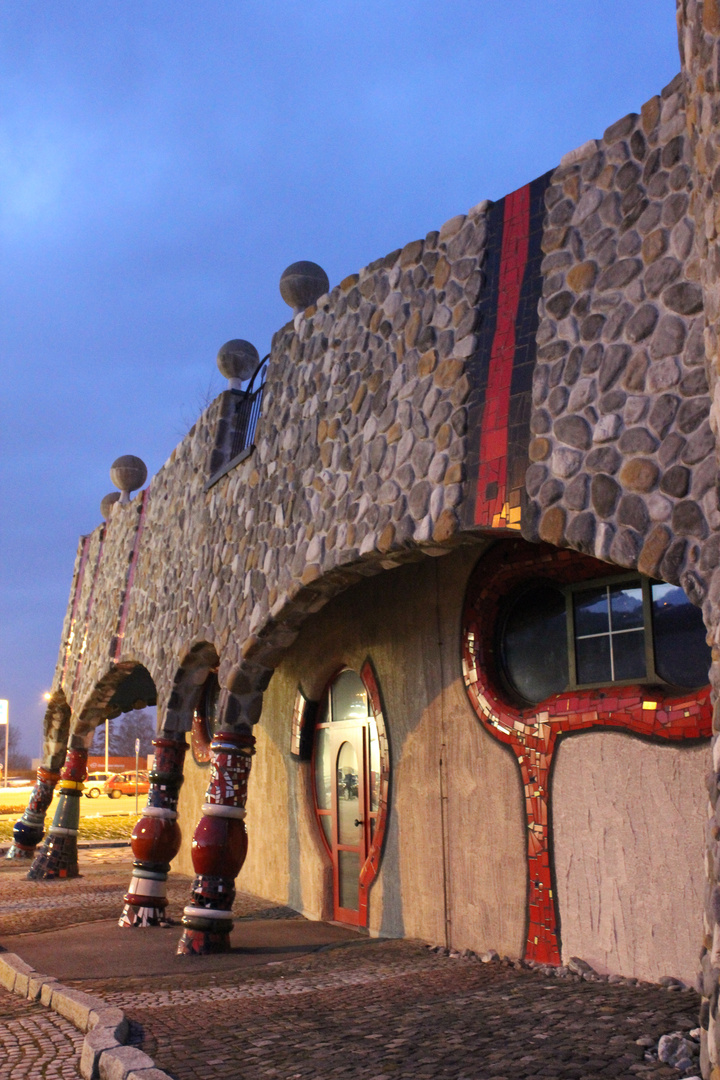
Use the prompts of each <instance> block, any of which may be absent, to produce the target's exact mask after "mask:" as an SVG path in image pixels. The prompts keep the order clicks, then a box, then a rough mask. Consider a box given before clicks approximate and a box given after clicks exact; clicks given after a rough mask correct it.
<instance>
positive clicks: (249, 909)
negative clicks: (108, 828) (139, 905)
mask: <svg viewBox="0 0 720 1080" xmlns="http://www.w3.org/2000/svg"><path fill="white" fill-rule="evenodd" d="M79 861H80V871H81V875H80V877H77V878H72V879H70V880H65V881H57V880H56V881H28V880H27V872H28V870H29V869H30V864H29V863H26V862H23V863H16V862H0V941H1V940H2V939H3V938H4V937H5V936H6V935H13V934H33V933H40V932H42V931H44V930H53V929H55V928H56V927H60V926H68V925H70V923H85V922H97V921H100V920H102V919H111V918H112V917H113V916H114V915H117V916H118V918H119V917H120V913H121V911H122V909H123V896H124V894H125V893H126V892H127V888H128V885H129V884H130V873H131V869H132V855H131V854H130V852H129V849H128V848H119V849H118V848H109V849H106V848H95V849H85V850H82V851H81V852H80V856H79ZM191 884H192V878H190V877H187V876H186V875H185V874H171V875H170V877H169V879H168V899H169V904H168V908H167V913H168V916H169V917H170V918H171V919H174V920H175V921H176V922H179V921H180V917H181V916H182V909H183V907H184V905H185V904H186V903H187V902H188V898H189V896H190V886H191ZM233 913H234V915H235V917H236V918H243V917H245V918H250V917H252V918H254V919H258V918H284V919H287V918H292V917H294V916H295V912H293V911H291V909H290V908H284V907H277V906H273V905H268V903H267V901H265V900H260V899H258V898H257V897H254V896H251V895H250V894H249V893H241V892H239V893H238V895H237V899H236V901H235V904H234V906H233Z"/></svg>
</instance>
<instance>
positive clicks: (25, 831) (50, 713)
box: [6, 689, 71, 860]
mask: <svg viewBox="0 0 720 1080" xmlns="http://www.w3.org/2000/svg"><path fill="white" fill-rule="evenodd" d="M70 715H71V710H70V706H69V705H68V703H67V700H66V698H65V694H64V693H63V691H62V689H57V690H54V691H53V692H52V694H51V695H50V699H49V701H48V704H47V708H46V710H45V716H44V717H43V756H42V762H41V764H40V766H39V767H38V771H37V779H36V780H35V785H34V787H33V790H32V794H31V795H30V799H29V801H28V805H27V807H26V808H25V812H24V813H23V816H22V817H21V818H20V820H19V821H16V822H15V827H14V829H13V842H12V844H11V846H10V850H9V851H8V853H7V856H6V858H8V859H13V860H14V859H31V858H32V857H33V855H34V854H35V848H36V847H37V845H38V844H39V843H40V842H41V840H42V838H43V833H44V831H45V815H46V813H47V810H48V807H49V806H50V803H51V802H52V797H53V793H54V791H55V785H56V784H57V782H58V780H59V779H60V769H61V768H62V766H63V763H64V761H65V755H66V754H67V745H68V734H69V731H70Z"/></svg>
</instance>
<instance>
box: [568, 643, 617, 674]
mask: <svg viewBox="0 0 720 1080" xmlns="http://www.w3.org/2000/svg"><path fill="white" fill-rule="evenodd" d="M575 660H576V664H577V681H578V683H579V684H580V685H582V684H583V683H596V682H611V681H612V671H611V668H610V638H609V636H605V637H591V638H581V639H580V640H579V641H576V642H575Z"/></svg>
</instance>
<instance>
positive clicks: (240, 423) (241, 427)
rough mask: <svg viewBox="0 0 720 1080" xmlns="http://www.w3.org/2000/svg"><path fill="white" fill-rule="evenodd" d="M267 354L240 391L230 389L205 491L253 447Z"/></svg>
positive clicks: (243, 458)
mask: <svg viewBox="0 0 720 1080" xmlns="http://www.w3.org/2000/svg"><path fill="white" fill-rule="evenodd" d="M269 358H270V353H268V354H267V356H264V357H263V358H262V360H261V361H260V363H259V364H258V366H257V368H256V369H255V372H254V374H253V376H252V378H251V379H250V381H249V382H248V384H247V386H246V387H244V389H242V390H229V391H228V393H229V394H230V395H232V402H231V405H230V409H229V411H228V412H226V414H225V417H224V418H221V420H220V423H219V425H218V437H217V440H216V443H215V448H214V450H213V453H212V457H211V459H210V473H211V475H210V479H209V480H208V482H207V484H206V485H205V490H206V491H207V489H208V488H211V487H212V486H213V484H216V483H217V482H218V480H220V478H221V477H223V476H225V474H226V473H228V472H230V470H231V469H234V468H235V466H236V465H239V464H240V462H241V461H244V460H245V458H246V457H249V455H250V454H251V453H252V450H253V448H254V442H253V440H254V438H255V429H256V428H257V423H258V420H259V418H260V411H261V409H262V398H263V390H264V389H265V376H266V374H267V365H268V360H269Z"/></svg>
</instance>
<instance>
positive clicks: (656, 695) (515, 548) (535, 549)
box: [462, 540, 712, 964]
mask: <svg viewBox="0 0 720 1080" xmlns="http://www.w3.org/2000/svg"><path fill="white" fill-rule="evenodd" d="M607 570H608V568H607V566H606V565H605V564H604V563H601V562H598V561H597V560H595V559H591V558H587V557H585V556H582V555H577V554H575V553H570V552H567V551H558V550H557V549H555V548H552V547H550V546H549V545H546V544H540V545H530V544H527V543H525V541H522V540H513V541H511V542H509V543H507V544H500V545H498V546H497V547H495V548H493V549H492V551H490V552H489V554H488V555H487V556H485V557H484V558H483V559H482V560H481V561H480V563H479V564H478V566H477V567H476V569H475V571H474V572H473V575H472V577H471V578H470V582H469V584H468V589H467V594H466V598H465V607H464V611H463V640H462V666H463V677H464V679H465V685H466V688H467V692H468V696H469V698H470V701H471V703H472V706H473V708H474V709H475V712H476V713H477V715H478V718H479V719H480V722H481V723H482V724H483V726H484V727H485V729H486V730H487V731H488V732H489V733H490V734H491V735H492V736H493V738H495V739H498V740H499V741H500V742H503V743H505V744H506V745H508V746H510V747H511V748H512V750H513V752H514V754H515V757H516V758H517V762H518V765H519V767H520V773H521V776H522V782H523V788H524V792H525V816H526V825H527V860H528V881H529V886H528V933H527V941H526V946H525V956H526V958H527V959H530V960H536V961H538V962H541V963H547V964H559V963H560V943H559V939H558V918H557V908H556V897H555V896H554V894H553V868H552V864H551V860H550V850H549V836H548V807H549V797H550V792H549V776H550V769H551V766H552V759H553V754H554V752H555V746H556V744H557V741H558V739H559V738H562V737H565V736H567V735H569V734H571V733H573V732H577V731H587V730H588V729H590V728H594V727H603V728H617V729H619V730H621V731H629V732H632V733H633V734H636V735H643V736H646V737H650V738H653V739H658V740H663V741H668V742H681V741H682V740H684V739H698V738H708V737H709V736H710V734H711V732H712V706H711V704H710V690H709V687H708V688H707V689H706V690H702V691H700V692H697V693H695V694H688V693H684V694H683V695H682V696H681V697H677V696H676V697H672V696H670V695H669V694H668V695H666V694H664V693H663V692H662V691H660V690H658V689H657V688H656V687H655V688H653V689H652V690H651V691H650V690H648V691H646V690H645V689H644V688H643V687H642V686H623V687H610V688H609V689H608V690H607V691H604V690H597V689H594V690H574V691H572V693H565V694H557V695H554V696H552V697H550V698H548V699H547V700H546V701H543V702H541V703H540V704H539V705H537V706H535V707H533V708H530V707H528V708H527V709H519V708H517V707H515V706H513V705H511V704H508V702H507V701H506V700H505V696H504V694H503V692H502V690H501V689H500V687H501V683H500V680H499V678H498V672H497V666H496V662H495V655H494V650H495V638H494V634H495V624H496V619H497V614H498V608H499V605H500V603H501V601H502V600H503V598H504V597H505V596H506V595H507V593H508V592H509V591H510V590H511V589H512V588H513V587H514V586H515V585H517V584H519V583H520V582H521V581H523V580H527V579H528V578H529V577H535V578H545V579H549V580H555V581H558V582H560V583H561V584H568V583H570V582H574V581H583V580H590V579H592V578H598V577H603V576H605V575H607Z"/></svg>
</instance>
